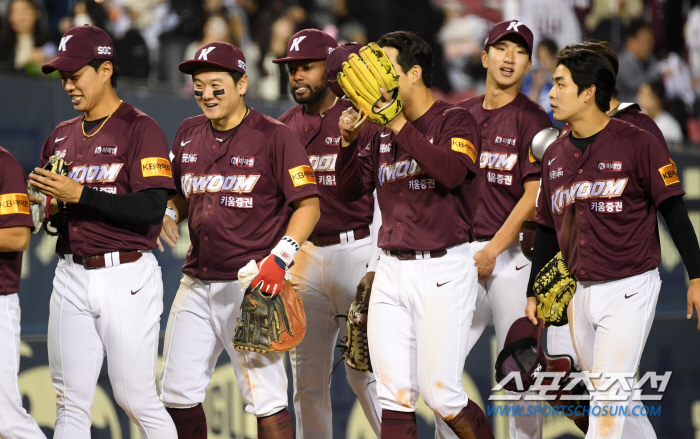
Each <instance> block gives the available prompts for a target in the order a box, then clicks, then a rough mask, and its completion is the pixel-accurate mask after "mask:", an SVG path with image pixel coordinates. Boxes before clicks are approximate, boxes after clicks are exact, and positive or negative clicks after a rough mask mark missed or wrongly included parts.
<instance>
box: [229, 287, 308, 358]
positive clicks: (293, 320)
mask: <svg viewBox="0 0 700 439" xmlns="http://www.w3.org/2000/svg"><path fill="white" fill-rule="evenodd" d="M305 333H306V314H304V306H303V304H302V301H301V296H300V295H299V293H298V292H297V290H296V289H295V288H294V285H292V283H291V282H289V281H284V283H283V284H282V291H280V293H279V294H277V295H275V296H270V295H267V294H265V293H263V292H262V291H260V285H258V286H257V287H255V288H253V289H252V290H250V291H247V292H246V294H245V297H244V298H243V303H241V317H240V318H239V319H238V325H237V326H236V332H235V335H234V336H233V346H234V347H235V348H236V349H237V350H239V351H250V352H261V353H263V354H264V353H268V352H284V351H288V350H290V349H292V348H293V347H295V346H297V345H298V344H299V343H300V342H301V340H302V339H303V338H304V334H305Z"/></svg>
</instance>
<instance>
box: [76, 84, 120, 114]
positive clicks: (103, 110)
mask: <svg viewBox="0 0 700 439" xmlns="http://www.w3.org/2000/svg"><path fill="white" fill-rule="evenodd" d="M121 103H122V102H121V101H120V100H119V97H118V96H117V92H116V91H114V89H110V90H108V91H107V92H106V93H105V96H103V97H102V98H101V99H100V101H99V102H98V103H97V105H95V106H94V107H92V108H90V109H89V110H88V111H86V112H85V120H87V121H91V120H97V119H102V118H104V117H107V116H109V115H110V114H112V113H114V111H115V110H116V109H117V108H119V105H120V104H121Z"/></svg>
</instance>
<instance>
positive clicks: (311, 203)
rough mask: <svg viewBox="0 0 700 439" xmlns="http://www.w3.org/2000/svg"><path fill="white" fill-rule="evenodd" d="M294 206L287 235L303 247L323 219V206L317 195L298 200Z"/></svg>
mask: <svg viewBox="0 0 700 439" xmlns="http://www.w3.org/2000/svg"><path fill="white" fill-rule="evenodd" d="M294 204H295V209H294V213H292V217H291V218H290V219H289V224H288V225H287V231H286V232H285V235H286V236H289V237H290V238H292V239H294V240H295V241H296V242H297V243H299V245H301V244H303V243H304V241H306V240H307V239H308V238H309V235H311V232H312V231H313V230H314V227H316V223H317V222H318V219H319V218H321V204H320V203H319V199H318V197H317V196H315V195H314V196H310V197H306V198H302V199H301V200H297V201H295V203H294Z"/></svg>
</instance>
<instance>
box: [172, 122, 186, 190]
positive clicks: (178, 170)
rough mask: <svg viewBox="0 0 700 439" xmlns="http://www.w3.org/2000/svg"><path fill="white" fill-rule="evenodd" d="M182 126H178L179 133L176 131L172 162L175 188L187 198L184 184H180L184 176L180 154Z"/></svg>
mask: <svg viewBox="0 0 700 439" xmlns="http://www.w3.org/2000/svg"><path fill="white" fill-rule="evenodd" d="M181 133H182V126H180V128H178V130H177V133H175V140H173V150H172V152H171V153H170V164H171V166H172V169H173V182H174V183H175V190H176V191H177V193H178V195H180V196H181V197H182V198H183V199H185V195H184V194H183V193H182V185H181V184H180V181H181V178H182V154H180V148H181V146H180V145H181V144H180V142H181V139H182V134H181Z"/></svg>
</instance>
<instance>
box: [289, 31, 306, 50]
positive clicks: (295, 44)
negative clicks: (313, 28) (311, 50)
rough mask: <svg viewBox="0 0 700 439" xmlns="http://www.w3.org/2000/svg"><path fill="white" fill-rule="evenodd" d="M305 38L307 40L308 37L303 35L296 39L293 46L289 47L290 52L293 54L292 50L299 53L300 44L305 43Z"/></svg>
mask: <svg viewBox="0 0 700 439" xmlns="http://www.w3.org/2000/svg"><path fill="white" fill-rule="evenodd" d="M304 38H306V35H303V36H301V37H297V38H294V40H293V41H292V45H291V46H289V51H290V52H291V51H292V50H296V51H297V52H298V51H299V50H300V49H299V43H301V42H302V41H304Z"/></svg>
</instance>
